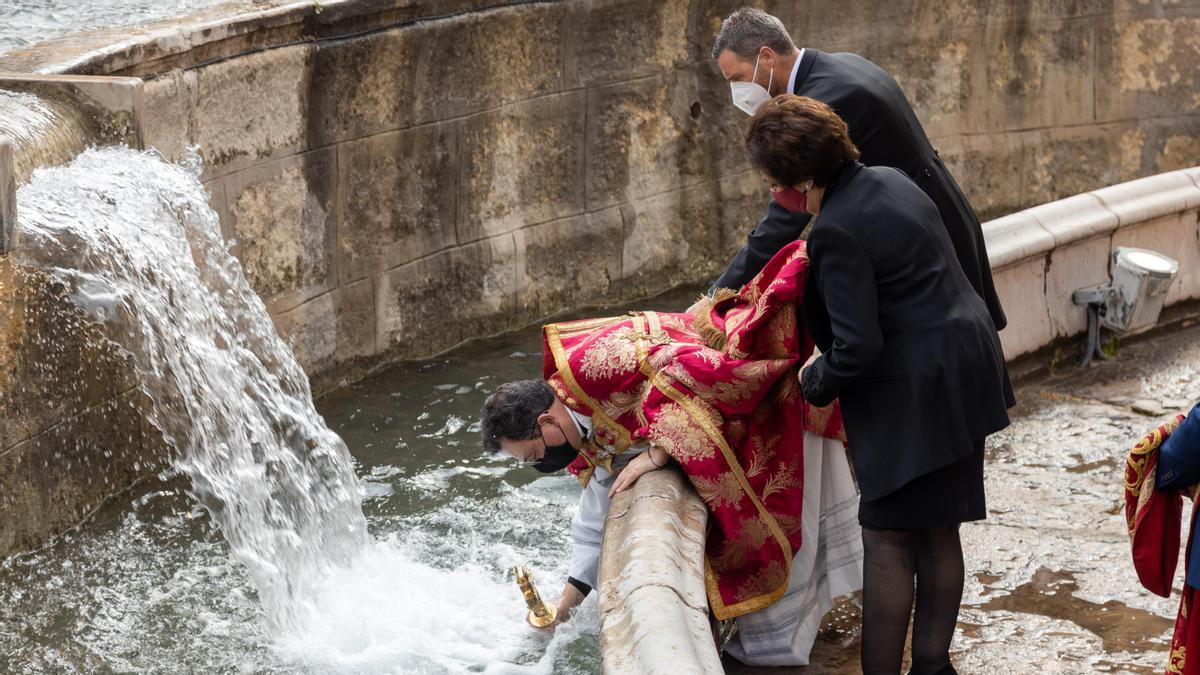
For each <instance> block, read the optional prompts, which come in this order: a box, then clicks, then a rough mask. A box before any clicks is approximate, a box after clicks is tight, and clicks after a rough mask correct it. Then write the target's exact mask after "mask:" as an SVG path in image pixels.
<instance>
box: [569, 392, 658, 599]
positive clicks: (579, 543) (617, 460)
mask: <svg viewBox="0 0 1200 675" xmlns="http://www.w3.org/2000/svg"><path fill="white" fill-rule="evenodd" d="M567 413H568V414H569V415H570V416H571V419H573V420H574V421H575V424H576V426H577V427H578V428H579V435H580V436H581V437H582V438H583V439H584V440H585V441H586V440H587V439H589V438H591V437H592V418H590V417H587V416H586V415H580V414H578V413H576V412H574V411H573V410H570V409H569V408H568V409H567ZM649 448H650V444H649V443H646V442H645V441H643V442H641V443H635V444H633V445H631V446H630V447H629V449H628V450H626V451H625V452H623V453H621V454H619V455H617V456H616V457H613V461H612V467H613V471H612V472H609V471H608V469H605V468H604V467H602V466H597V467H596V471H595V473H593V474H592V478H591V480H589V481H588V484H587V487H585V488H583V494H581V495H579V510H577V511H576V512H575V517H574V518H572V519H571V564H570V566H569V567H567V576H568V577H570V578H571V579H575V580H576V581H579V582H582V583H584V584H587V585H588V586H589V587H590V588H595V587H596V583H597V581H598V579H597V577H598V575H599V570H600V542H601V541H602V540H603V534H604V519H605V518H607V517H608V508H609V506H610V505H611V502H610V501H609V499H608V491H609V490H610V489H611V488H612V484H613V481H614V480H616V474H615V472H617V471H620V470H621V468H622V467H624V466H625V465H626V464H628V463H629V461H630V460H631V459H633V458H634V457H636V456H637V455H639V454H641V453H643V452H645V451H646V450H648V449H649Z"/></svg>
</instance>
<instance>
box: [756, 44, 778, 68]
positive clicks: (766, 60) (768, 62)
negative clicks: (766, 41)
mask: <svg viewBox="0 0 1200 675" xmlns="http://www.w3.org/2000/svg"><path fill="white" fill-rule="evenodd" d="M776 56H777V55H776V54H775V50H774V49H771V48H770V47H768V46H766V45H763V46H762V47H759V48H758V62H759V63H758V67H759V68H762V67H763V66H766V67H767V68H771V67H774V65H775V57H776Z"/></svg>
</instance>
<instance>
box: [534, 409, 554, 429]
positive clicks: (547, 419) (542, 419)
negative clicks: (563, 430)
mask: <svg viewBox="0 0 1200 675" xmlns="http://www.w3.org/2000/svg"><path fill="white" fill-rule="evenodd" d="M557 422H558V420H556V419H555V418H554V415H551V414H550V411H549V410H547V411H546V412H544V413H542V414H541V415H538V417H537V425H538V426H539V427H540V426H542V425H544V424H556V423H557Z"/></svg>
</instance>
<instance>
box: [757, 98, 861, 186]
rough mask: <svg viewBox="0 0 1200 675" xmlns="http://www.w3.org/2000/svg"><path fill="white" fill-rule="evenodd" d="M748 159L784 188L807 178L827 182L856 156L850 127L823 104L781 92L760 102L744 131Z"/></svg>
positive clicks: (817, 181)
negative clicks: (780, 94)
mask: <svg viewBox="0 0 1200 675" xmlns="http://www.w3.org/2000/svg"><path fill="white" fill-rule="evenodd" d="M746 153H747V154H748V155H750V164H751V165H752V166H754V168H756V169H762V170H763V171H765V172H766V173H767V175H768V176H770V177H771V178H772V179H773V180H774V181H776V182H777V183H778V184H779V185H781V186H783V187H789V188H790V187H795V186H796V185H797V184H799V183H801V182H803V181H806V180H809V179H811V180H812V182H813V183H814V184H815V185H817V186H820V187H824V186H826V185H829V181H830V180H831V179H832V178H833V177H834V176H835V175H836V174H837V172H838V170H839V169H841V168H842V166H843V165H845V163H846V162H849V161H852V160H856V159H858V156H859V153H858V147H856V146H855V145H854V141H852V140H850V129H849V128H848V127H847V126H846V123H845V122H843V121H842V118H840V117H838V115H837V113H835V112H834V111H833V108H830V107H829V106H828V105H825V104H824V103H822V102H820V101H818V100H816V99H813V98H809V97H807V96H796V95H795V94H784V95H782V96H776V97H775V98H773V99H771V100H770V101H767V102H766V103H763V104H762V105H761V106H759V108H758V112H757V113H756V114H755V115H754V119H752V120H750V130H749V131H748V132H747V133H746Z"/></svg>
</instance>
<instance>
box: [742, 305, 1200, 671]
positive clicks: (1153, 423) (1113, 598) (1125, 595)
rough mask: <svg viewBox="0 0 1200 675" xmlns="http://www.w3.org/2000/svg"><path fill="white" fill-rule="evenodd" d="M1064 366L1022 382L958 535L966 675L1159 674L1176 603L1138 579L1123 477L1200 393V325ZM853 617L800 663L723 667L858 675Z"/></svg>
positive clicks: (956, 652) (836, 625)
mask: <svg viewBox="0 0 1200 675" xmlns="http://www.w3.org/2000/svg"><path fill="white" fill-rule="evenodd" d="M1065 360H1066V361H1067V363H1061V362H1060V363H1059V364H1058V365H1057V367H1056V368H1054V369H1053V370H1052V372H1051V373H1049V374H1046V375H1041V376H1038V377H1034V378H1030V379H1028V380H1025V381H1023V382H1021V383H1020V384H1019V385H1018V387H1017V396H1018V399H1019V401H1020V403H1019V404H1018V406H1017V408H1016V409H1014V410H1013V411H1012V412H1013V424H1012V426H1011V427H1009V428H1008V429H1006V430H1005V431H1003V432H1001V433H999V434H996V435H994V436H992V437H991V438H990V439H989V440H988V455H987V459H988V463H987V469H986V479H987V496H988V514H989V515H988V519H987V520H986V521H983V522H981V523H972V524H967V525H964V526H963V530H962V534H963V546H964V549H965V553H966V562H967V583H966V590H965V592H964V596H963V607H962V612H961V614H960V616H959V624H958V631H957V633H956V635H955V639H954V646H953V660H954V663H955V666H956V667H957V668H958V670H959V672H961V673H1004V674H1005V675H1007V674H1009V673H1033V672H1040V673H1161V672H1162V671H1163V670H1164V668H1165V666H1166V657H1167V653H1166V652H1167V645H1168V642H1169V639H1170V633H1171V629H1172V626H1173V625H1174V620H1175V611H1176V607H1177V603H1178V595H1177V594H1176V595H1173V596H1172V597H1171V598H1170V599H1164V598H1159V597H1157V596H1155V595H1152V594H1151V593H1149V592H1148V591H1145V590H1144V589H1142V587H1141V586H1140V585H1139V584H1138V581H1137V577H1136V575H1135V573H1134V570H1133V566H1132V564H1131V562H1130V556H1129V545H1128V543H1129V540H1128V536H1127V535H1126V530H1125V520H1124V516H1123V511H1122V509H1123V501H1122V481H1123V473H1122V472H1123V469H1124V465H1125V455H1126V452H1127V451H1128V449H1129V448H1130V447H1131V446H1132V445H1133V444H1135V443H1136V442H1137V441H1138V440H1139V439H1140V438H1141V437H1142V436H1143V435H1145V434H1146V433H1147V432H1149V431H1150V430H1152V429H1153V428H1155V427H1157V426H1158V425H1159V424H1161V423H1162V422H1164V421H1166V420H1168V419H1170V418H1171V417H1172V416H1173V415H1175V414H1176V413H1178V412H1182V411H1184V410H1186V409H1187V408H1189V407H1190V406H1191V404H1193V403H1194V402H1195V401H1196V400H1197V399H1200V325H1190V326H1189V325H1188V324H1187V323H1185V324H1184V325H1183V327H1182V328H1181V330H1179V331H1176V332H1173V333H1170V334H1167V335H1162V336H1158V337H1154V338H1151V339H1147V340H1143V341H1139V342H1135V343H1132V344H1127V345H1124V346H1122V347H1121V348H1120V349H1119V350H1118V352H1117V354H1116V357H1115V359H1113V360H1111V361H1107V362H1101V363H1098V364H1096V365H1094V366H1093V367H1092V368H1089V369H1086V370H1083V369H1080V368H1079V367H1078V366H1077V365H1075V362H1074V356H1073V355H1069V356H1068V357H1067V358H1066V359H1065ZM1185 517H1186V516H1185ZM1185 522H1186V521H1185ZM1180 568H1182V562H1181V563H1180ZM1181 583H1182V569H1181V570H1180V573H1179V575H1178V576H1177V579H1176V582H1175V587H1176V589H1178V588H1179V586H1180V584H1181ZM858 621H859V615H858V609H857V605H856V603H855V602H854V601H853V600H851V601H843V602H842V603H841V604H840V605H839V606H838V607H837V608H835V610H834V612H833V613H832V614H831V615H830V616H829V617H827V618H826V622H825V625H824V627H823V631H822V634H821V636H820V638H819V639H818V643H817V645H816V646H815V647H814V649H813V653H812V663H813V665H812V666H809V667H808V668H791V669H786V668H784V669H768V668H761V669H755V668H745V667H742V666H739V665H737V664H729V665H728V668H727V670H728V672H731V673H765V672H778V673H847V672H856V671H857V669H858V666H857V664H858Z"/></svg>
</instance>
